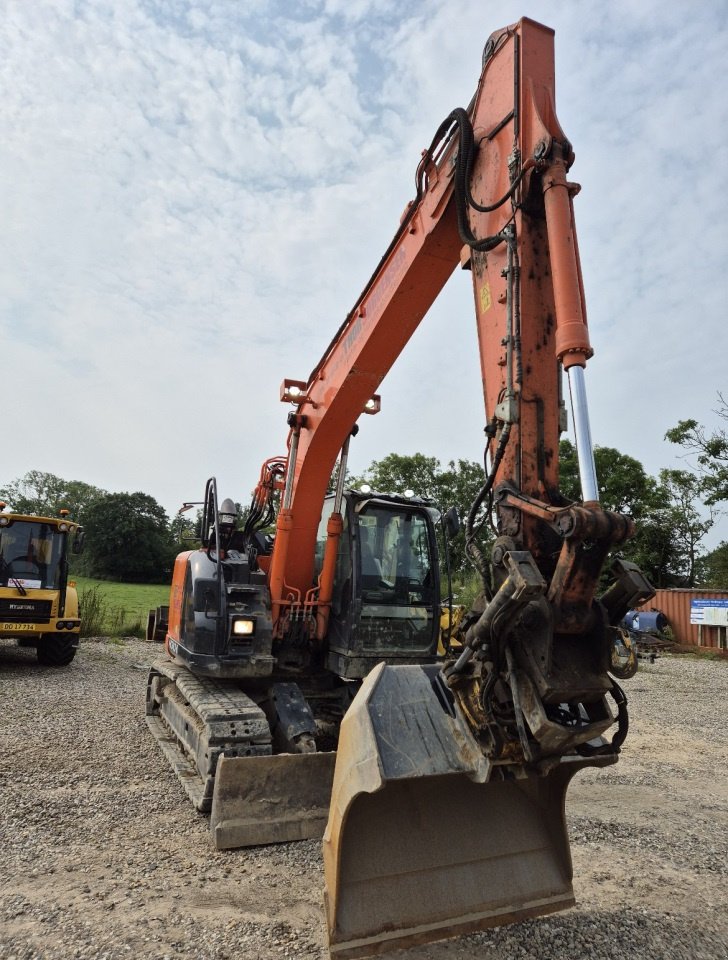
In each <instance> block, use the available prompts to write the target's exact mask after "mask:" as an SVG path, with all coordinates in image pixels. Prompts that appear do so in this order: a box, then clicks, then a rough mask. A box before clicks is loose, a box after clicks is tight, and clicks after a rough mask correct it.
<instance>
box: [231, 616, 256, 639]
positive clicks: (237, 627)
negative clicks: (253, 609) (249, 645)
mask: <svg viewBox="0 0 728 960" xmlns="http://www.w3.org/2000/svg"><path fill="white" fill-rule="evenodd" d="M254 633H255V620H245V619H243V618H242V617H241V618H240V619H238V620H233V636H235V637H251V636H252V635H253V634H254Z"/></svg>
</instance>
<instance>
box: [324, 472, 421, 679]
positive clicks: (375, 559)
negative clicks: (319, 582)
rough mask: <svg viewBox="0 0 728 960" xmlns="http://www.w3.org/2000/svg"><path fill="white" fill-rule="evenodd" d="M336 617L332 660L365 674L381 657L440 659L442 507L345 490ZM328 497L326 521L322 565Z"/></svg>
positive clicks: (331, 664)
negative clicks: (438, 521)
mask: <svg viewBox="0 0 728 960" xmlns="http://www.w3.org/2000/svg"><path fill="white" fill-rule="evenodd" d="M344 504H345V509H344V510H343V511H342V514H343V523H344V526H343V531H342V534H341V537H340V539H339V548H338V554H337V560H336V573H335V577H334V593H333V597H332V610H331V615H330V618H329V630H328V643H327V646H328V652H327V667H328V669H329V670H331V671H332V672H333V673H335V674H336V675H337V676H339V677H342V678H343V679H346V680H361V679H363V677H365V676H366V675H367V674H368V673H369V672H370V671H371V670H372V669H373V668H374V667H375V666H376V665H377V664H378V663H380V662H381V661H382V660H385V661H386V662H387V663H392V664H394V663H397V664H414V663H433V662H434V661H435V659H436V657H437V643H438V637H439V631H440V573H439V563H438V550H437V541H436V537H435V520H434V517H435V516H436V514H437V511H436V510H435V509H434V506H433V505H432V504H431V503H428V502H427V501H425V500H422V499H420V498H414V497H412V498H407V497H400V496H385V495H380V494H376V495H372V494H367V493H360V492H358V491H354V490H348V491H346V492H345V494H344ZM333 506H334V498H333V497H331V498H328V499H327V500H326V502H325V504H324V509H323V513H322V517H321V523H320V525H319V535H318V539H317V549H316V559H317V567H318V569H319V570H320V568H321V564H322V563H323V553H324V547H325V543H326V526H327V522H328V519H329V516H330V514H331V511H332V509H333Z"/></svg>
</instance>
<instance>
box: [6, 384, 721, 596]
mask: <svg viewBox="0 0 728 960" xmlns="http://www.w3.org/2000/svg"><path fill="white" fill-rule="evenodd" d="M719 399H720V408H719V409H718V410H717V411H716V412H717V413H718V415H719V416H720V417H721V419H723V420H725V421H728V404H727V403H726V401H725V400H724V398H723V396H722V395H719ZM666 439H667V440H669V441H670V442H671V443H675V444H677V445H678V446H680V447H682V448H683V449H684V450H685V452H686V454H687V455H688V456H691V457H692V458H693V459H694V462H695V468H694V469H692V470H688V469H686V470H675V469H671V470H661V471H660V473H659V475H658V476H657V477H653V476H650V475H649V474H648V473H647V472H646V471H645V469H644V467H643V466H642V464H641V463H640V462H639V461H638V460H636V459H635V458H634V457H630V456H628V455H626V454H623V453H620V451H619V450H616V449H614V448H613V447H599V446H597V447H595V450H594V458H595V461H596V469H597V477H598V478H599V485H600V487H599V492H600V500H601V503H602V506H603V507H604V508H605V509H607V510H614V511H617V512H620V513H625V514H628V515H630V516H632V517H633V518H634V520H635V521H636V523H637V533H636V536H635V537H634V538H633V539H632V540H630V541H629V542H628V543H626V544H625V545H624V546H623V549H622V553H623V555H624V556H625V557H626V558H627V559H628V560H632V561H633V562H635V563H637V564H638V565H639V566H640V567H641V569H642V570H643V571H644V573H645V574H646V575H647V576H648V577H649V578H650V580H651V581H652V583H653V584H654V585H655V586H656V587H696V586H697V587H710V588H713V589H728V542H726V541H724V542H722V543H721V544H720V545H719V546H718V547H717V548H716V549H714V550H711V551H707V550H705V548H704V540H705V537H706V535H707V534H708V532H709V531H710V529H711V528H712V527H713V524H714V523H715V520H716V517H717V515H718V513H719V511H720V509H721V505H722V504H723V503H724V502H726V501H728V435H727V434H726V431H725V430H717V431H714V432H713V433H709V432H707V431H706V430H705V429H704V428H703V427H701V426H700V424H699V423H698V422H697V421H696V420H682V421H680V422H679V423H678V424H677V426H676V427H674V428H673V429H671V430H669V431H668V433H667V434H666ZM559 458H560V473H561V491H562V493H563V494H564V496H565V497H566V498H567V499H570V500H578V499H580V490H579V472H578V465H577V457H576V450H575V448H574V446H573V444H571V442H570V441H569V440H562V441H561V444H560V450H559ZM347 480H348V483H349V485H351V486H355V487H359V486H361V485H362V484H364V483H368V484H369V485H370V486H371V487H372V489H374V490H378V491H380V492H387V493H404V492H405V491H407V490H412V491H413V492H414V493H416V494H417V495H418V496H422V497H428V498H431V499H432V500H434V501H435V502H436V503H437V504H438V505H439V506H440V507H442V508H447V507H450V506H454V507H456V509H457V511H458V514H459V516H460V518H461V520H464V519H465V517H466V516H467V514H468V511H469V510H470V505H471V504H472V502H473V500H474V499H475V497H476V494H477V493H478V490H479V489H480V487H481V486H482V484H483V480H484V469H483V465H482V464H479V463H476V462H475V461H472V460H457V461H450V462H449V463H448V464H447V465H446V466H444V467H443V466H442V464H441V463H440V461H439V460H438V459H437V458H436V457H428V456H425V455H423V454H421V453H416V454H413V455H410V456H404V455H401V454H397V453H390V454H389V455H388V456H386V457H384V458H383V459H381V460H376V461H374V462H373V463H372V464H371V465H370V466H369V468H368V469H367V470H366V471H364V473H362V474H361V475H359V476H349V477H348V478H347ZM0 500H4V501H6V502H7V503H8V504H9V506H10V508H11V509H12V510H14V511H15V512H19V513H28V514H36V515H40V516H43V515H46V516H55V515H57V514H58V511H59V510H61V509H66V510H69V511H70V515H71V517H72V518H73V519H74V520H77V521H78V522H80V523H82V524H83V526H84V529H85V531H86V551H85V553H84V554H83V555H82V556H81V557H80V558H74V561H73V563H74V568H73V572H74V573H76V574H87V575H89V576H95V577H100V578H103V579H114V580H123V581H136V582H165V581H167V580H168V579H169V574H170V571H171V569H172V565H173V563H174V557H175V555H176V554H177V553H178V552H179V551H180V550H181V549H188V547H189V544H188V543H186V542H185V541H184V539H183V538H184V537H185V536H187V535H189V534H190V533H191V532H192V533H194V530H195V525H194V523H193V524H190V523H189V522H188V521H185V520H183V519H182V518H181V517H175V518H173V519H172V520H170V519H169V517H168V516H167V514H166V513H165V511H164V509H163V507H162V506H161V505H160V504H159V503H158V502H157V501H156V500H155V499H154V498H153V497H151V496H150V495H149V494H146V493H141V492H137V493H109V492H108V491H106V490H102V489H100V488H99V487H95V486H92V485H91V484H88V483H84V482H83V481H80V480H63V479H62V478H60V477H57V476H55V475H54V474H52V473H44V472H42V471H40V470H31V471H29V472H28V473H26V474H25V476H23V477H21V478H19V479H16V480H13V481H11V482H10V483H8V484H7V485H6V486H4V487H0ZM198 520H199V518H198ZM482 531H483V537H484V539H485V540H487V539H488V536H489V534H488V528H487V524H484V525H483V527H482ZM452 555H453V567H454V569H455V571H456V573H460V574H461V575H464V574H465V571H466V569H467V561H466V558H465V552H464V543H463V535H462V533H461V534H459V536H458V537H456V538H455V540H454V542H453V543H452Z"/></svg>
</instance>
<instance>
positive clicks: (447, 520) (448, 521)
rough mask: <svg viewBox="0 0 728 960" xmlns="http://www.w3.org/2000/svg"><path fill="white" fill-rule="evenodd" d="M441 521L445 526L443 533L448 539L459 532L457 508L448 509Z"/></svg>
mask: <svg viewBox="0 0 728 960" xmlns="http://www.w3.org/2000/svg"><path fill="white" fill-rule="evenodd" d="M442 519H443V522H444V524H445V532H446V533H447V535H448V537H449V538H450V539H452V538H453V537H454V536H456V534H457V533H458V531H459V530H460V517H459V516H458V511H457V508H456V507H450V509H449V510H448V511H446V513H445V516H444V517H443V518H442Z"/></svg>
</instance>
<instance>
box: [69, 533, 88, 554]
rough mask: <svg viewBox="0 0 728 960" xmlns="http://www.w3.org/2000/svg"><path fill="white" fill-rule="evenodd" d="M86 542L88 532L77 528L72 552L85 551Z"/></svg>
mask: <svg viewBox="0 0 728 960" xmlns="http://www.w3.org/2000/svg"><path fill="white" fill-rule="evenodd" d="M85 543H86V534H85V532H84V531H83V530H77V531H76V536H75V537H74V538H73V543H72V544H71V553H83V545H84V544H85Z"/></svg>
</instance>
